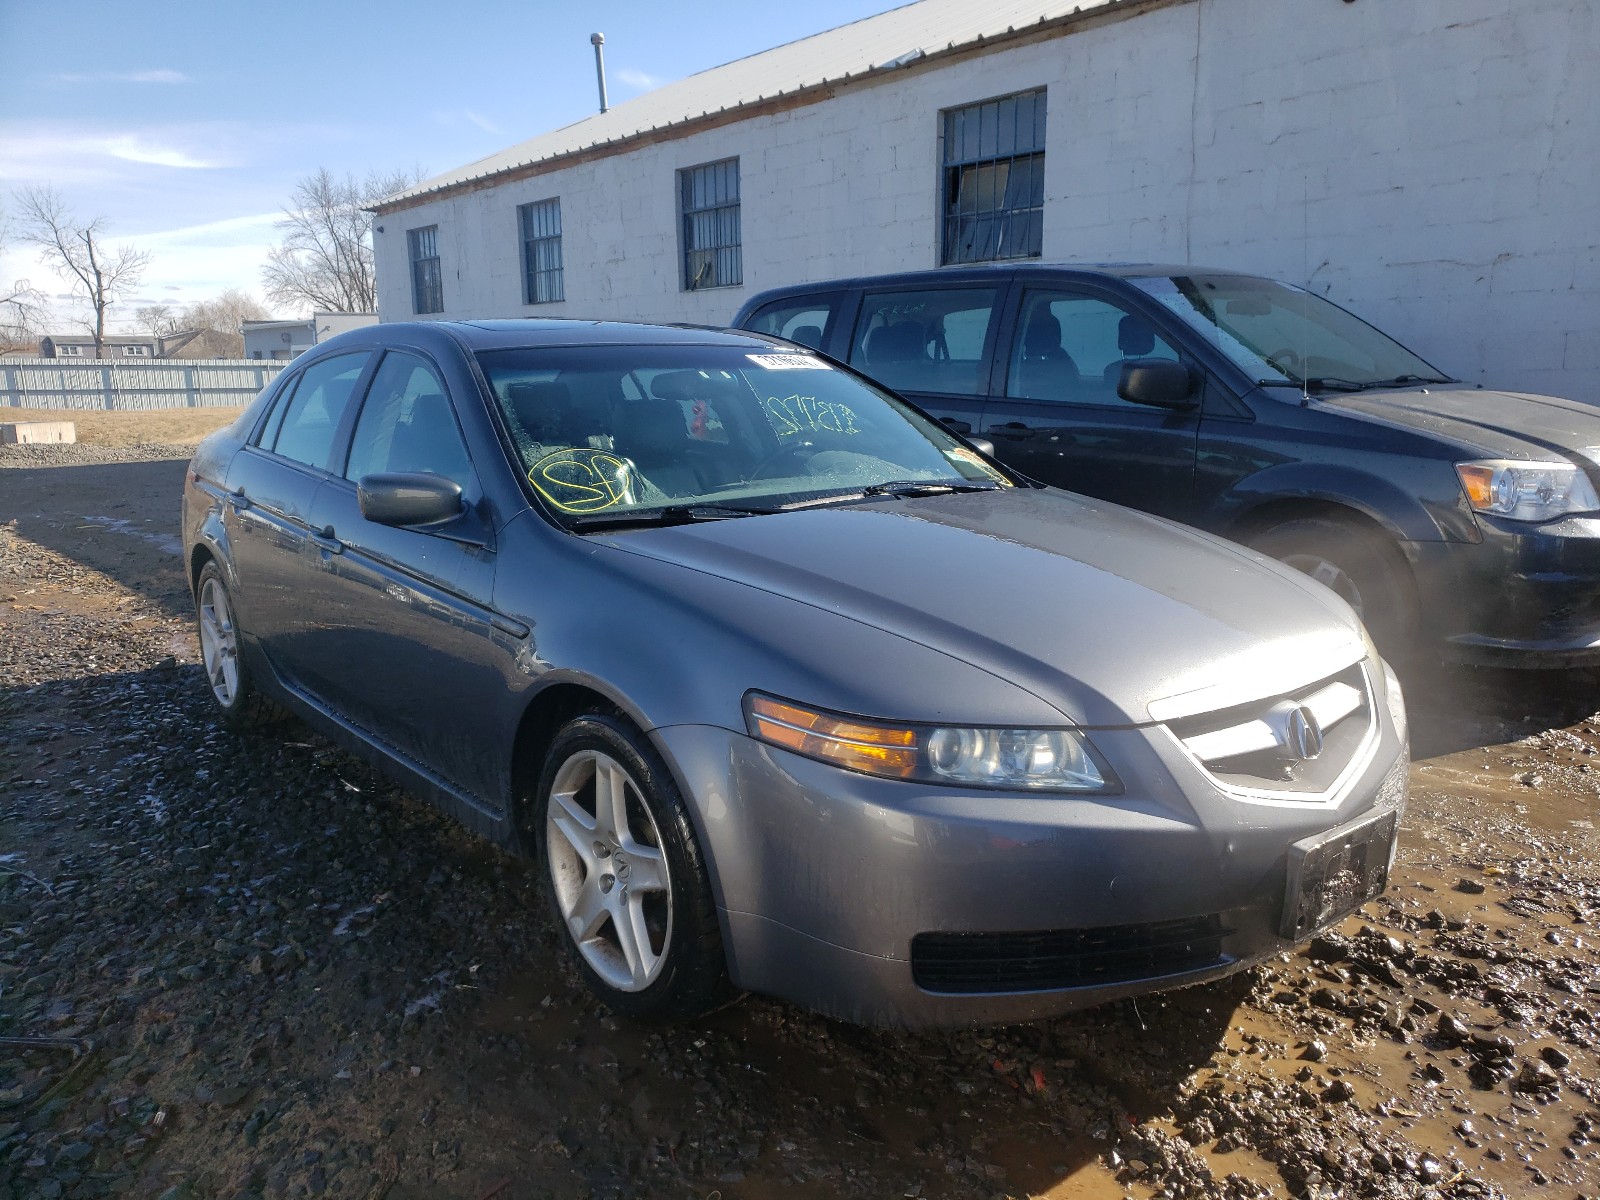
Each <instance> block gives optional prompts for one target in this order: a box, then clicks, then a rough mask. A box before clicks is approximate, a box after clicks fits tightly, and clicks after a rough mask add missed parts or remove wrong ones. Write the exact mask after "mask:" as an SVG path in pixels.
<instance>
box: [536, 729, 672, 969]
mask: <svg viewBox="0 0 1600 1200" xmlns="http://www.w3.org/2000/svg"><path fill="white" fill-rule="evenodd" d="M545 845H546V848H547V850H546V853H547V855H548V858H549V868H550V878H551V882H552V883H553V884H554V887H555V895H556V905H557V907H558V909H559V910H560V913H561V918H562V920H563V921H565V922H566V925H567V931H568V932H569V933H570V934H571V935H572V940H573V942H574V944H576V946H577V947H578V952H579V953H580V954H581V955H582V956H583V960H584V961H585V962H586V963H587V964H588V965H589V967H590V968H591V969H592V970H593V971H594V972H595V974H596V975H598V976H599V977H600V978H601V979H602V980H604V981H605V982H606V983H607V984H608V985H610V986H611V987H614V988H616V989H617V990H619V991H623V992H640V991H643V990H644V989H645V988H647V987H649V986H650V985H651V984H652V983H654V982H655V981H656V979H657V978H659V977H660V975H661V972H662V970H663V968H664V967H665V966H666V962H667V947H668V946H669V945H670V943H671V939H672V916H673V912H672V885H671V879H670V876H669V873H668V869H667V860H666V856H665V854H664V853H663V852H662V849H661V833H660V830H659V829H658V828H657V827H656V820H655V816H654V814H653V813H652V812H651V811H650V807H649V804H648V803H647V802H646V800H645V798H644V793H643V791H642V789H641V788H640V787H639V784H638V783H637V782H636V781H635V780H634V778H633V776H632V775H631V774H630V773H629V772H628V770H627V768H626V767H624V766H623V765H622V764H621V763H619V762H618V761H617V760H616V759H614V758H612V757H611V756H610V755H608V754H605V753H602V752H601V751H598V750H584V751H580V752H579V753H577V754H574V755H573V756H572V757H571V758H569V759H567V760H566V762H564V763H562V765H561V769H560V770H559V771H557V772H556V777H555V779H554V780H553V781H552V783H551V786H550V795H549V797H548V799H547V801H546V807H545Z"/></svg>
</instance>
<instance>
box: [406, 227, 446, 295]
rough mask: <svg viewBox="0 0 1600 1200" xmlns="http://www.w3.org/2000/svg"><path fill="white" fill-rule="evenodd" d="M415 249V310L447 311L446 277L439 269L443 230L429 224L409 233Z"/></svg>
mask: <svg viewBox="0 0 1600 1200" xmlns="http://www.w3.org/2000/svg"><path fill="white" fill-rule="evenodd" d="M406 240H407V242H408V243H409V245H410V247H411V311H412V312H416V313H436V312H443V311H444V276H443V274H442V273H441V272H440V270H439V227H438V226H437V225H426V226H424V227H423V228H421V229H412V230H409V231H407V233H406Z"/></svg>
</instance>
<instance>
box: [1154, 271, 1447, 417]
mask: <svg viewBox="0 0 1600 1200" xmlns="http://www.w3.org/2000/svg"><path fill="white" fill-rule="evenodd" d="M1128 282H1130V283H1132V284H1133V285H1134V286H1135V287H1138V288H1141V289H1142V290H1143V291H1145V292H1147V293H1149V294H1150V295H1151V296H1153V297H1154V298H1155V299H1156V300H1158V301H1160V302H1161V303H1162V304H1164V305H1166V306H1167V307H1168V308H1170V309H1171V310H1172V311H1173V312H1175V313H1176V314H1177V315H1178V316H1179V317H1181V318H1183V320H1184V321H1185V322H1187V323H1188V324H1189V325H1190V326H1191V327H1192V328H1194V329H1195V330H1197V331H1198V332H1199V333H1200V334H1201V336H1203V337H1204V338H1205V339H1206V340H1207V341H1209V342H1211V343H1212V344H1213V345H1214V346H1216V347H1217V348H1218V349H1219V350H1221V351H1222V353H1224V354H1226V355H1227V356H1228V357H1229V358H1231V359H1232V360H1233V361H1234V362H1236V363H1238V364H1239V366H1240V367H1242V368H1243V369H1244V370H1245V371H1246V372H1248V373H1249V375H1250V377H1251V378H1252V379H1254V380H1255V381H1256V382H1257V383H1260V384H1264V385H1266V386H1268V387H1296V388H1299V387H1305V388H1308V389H1310V390H1313V391H1315V390H1322V389H1323V388H1329V389H1333V390H1350V389H1355V388H1363V387H1375V386H1379V385H1382V384H1392V385H1401V384H1407V383H1449V382H1451V381H1450V379H1449V378H1448V377H1446V376H1445V375H1443V374H1441V373H1440V372H1439V371H1437V370H1436V369H1435V368H1433V367H1431V366H1429V365H1428V364H1427V363H1425V362H1424V361H1423V360H1422V359H1420V358H1418V357H1417V356H1416V355H1415V354H1413V353H1411V351H1409V350H1407V349H1406V348H1405V347H1404V346H1402V345H1401V344H1400V343H1399V342H1397V341H1395V340H1394V339H1393V338H1391V337H1389V336H1388V335H1387V334H1383V333H1380V332H1378V330H1376V329H1374V328H1373V327H1372V326H1371V325H1368V324H1367V323H1366V322H1365V321H1363V320H1361V319H1360V318H1358V317H1354V316H1351V315H1350V314H1349V313H1347V312H1345V310H1344V309H1342V308H1340V307H1339V306H1338V305H1337V304H1333V303H1331V302H1329V301H1327V300H1324V299H1323V298H1322V297H1320V296H1315V295H1313V294H1312V293H1310V292H1308V291H1305V290H1304V289H1302V288H1297V287H1291V286H1290V285H1289V284H1286V283H1279V282H1277V281H1276V280H1272V279H1257V278H1253V277H1251V276H1247V275H1179V276H1172V277H1170V278H1167V277H1157V278H1135V279H1130V280H1129V281H1128Z"/></svg>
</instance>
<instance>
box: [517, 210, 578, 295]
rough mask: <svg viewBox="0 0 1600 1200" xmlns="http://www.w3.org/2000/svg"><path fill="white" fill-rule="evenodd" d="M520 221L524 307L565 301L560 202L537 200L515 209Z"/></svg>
mask: <svg viewBox="0 0 1600 1200" xmlns="http://www.w3.org/2000/svg"><path fill="white" fill-rule="evenodd" d="M517 212H518V213H519V214H521V219H522V280H523V286H522V293H523V302H524V303H526V304H554V303H555V302H556V301H557V300H565V299H566V298H567V293H566V288H565V286H564V284H563V283H562V280H561V199H560V197H556V198H555V199H552V200H539V201H536V202H535V203H533V204H524V205H522V206H521V207H520V208H518V209H517Z"/></svg>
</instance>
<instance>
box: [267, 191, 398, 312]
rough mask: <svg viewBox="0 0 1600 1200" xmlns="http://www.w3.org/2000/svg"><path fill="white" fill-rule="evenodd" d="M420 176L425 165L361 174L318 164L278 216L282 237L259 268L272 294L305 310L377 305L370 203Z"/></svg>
mask: <svg viewBox="0 0 1600 1200" xmlns="http://www.w3.org/2000/svg"><path fill="white" fill-rule="evenodd" d="M422 178H423V172H422V171H421V170H420V169H414V170H410V171H394V172H391V173H389V174H372V175H368V176H367V177H366V178H365V179H363V180H360V181H358V180H357V179H356V177H355V176H354V175H346V176H345V177H344V178H343V179H340V178H338V177H337V176H335V175H334V174H333V173H332V172H331V171H329V170H328V169H327V168H326V167H321V168H318V170H317V172H316V174H314V175H308V176H307V177H306V178H304V179H302V180H301V181H300V182H299V183H298V184H296V185H295V189H294V197H293V199H292V200H291V201H290V203H289V207H288V208H286V209H284V210H283V217H284V219H283V220H282V221H279V222H278V230H279V232H281V233H282V234H283V235H284V238H283V242H282V243H281V244H280V245H278V246H274V247H273V248H272V249H271V250H269V251H268V252H267V265H266V266H265V267H264V268H262V272H261V278H262V282H263V283H264V284H265V285H266V289H267V296H268V298H269V299H271V300H272V302H273V303H274V304H279V305H282V306H283V307H285V308H293V309H301V310H303V309H307V308H310V309H313V310H315V309H322V310H324V311H328V312H374V311H376V309H377V307H378V285H377V279H376V276H375V274H374V272H373V267H372V214H371V213H369V212H367V211H366V209H367V207H368V206H369V205H372V204H376V203H377V202H378V201H379V200H382V199H383V198H384V197H385V196H389V195H392V194H393V193H395V192H398V191H401V190H402V189H404V188H408V187H410V186H411V185H413V184H415V183H417V182H419V181H420V180H421V179H422Z"/></svg>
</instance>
